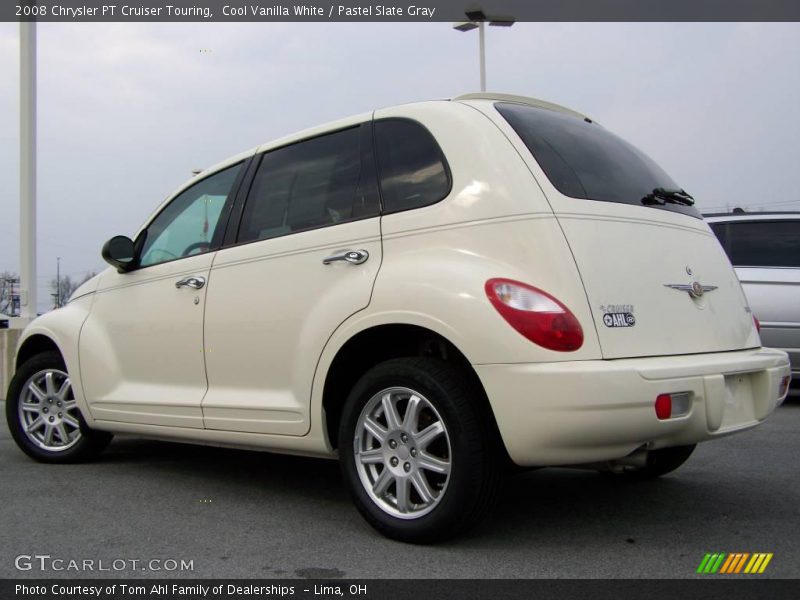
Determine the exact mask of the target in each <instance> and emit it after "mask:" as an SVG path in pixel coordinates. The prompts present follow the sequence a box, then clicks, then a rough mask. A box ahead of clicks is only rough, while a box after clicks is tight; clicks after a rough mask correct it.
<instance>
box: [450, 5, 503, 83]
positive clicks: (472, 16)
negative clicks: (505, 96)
mask: <svg viewBox="0 0 800 600" xmlns="http://www.w3.org/2000/svg"><path fill="white" fill-rule="evenodd" d="M464 14H465V15H467V19H468V20H467V21H463V22H461V23H455V24H454V25H453V29H456V30H457V31H462V32H467V31H472V30H473V29H477V30H478V49H479V53H480V69H481V91H482V92H485V91H486V32H485V30H484V26H485V25H486V23H487V22H488V23H489V25H491V26H493V27H511V26H512V25H513V24H514V17H507V16H500V15H492V16H487V15H486V13H484V12H483V11H482V10H481V9H475V10H468V11H466V12H465V13H464Z"/></svg>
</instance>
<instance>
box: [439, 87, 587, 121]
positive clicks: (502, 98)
mask: <svg viewBox="0 0 800 600" xmlns="http://www.w3.org/2000/svg"><path fill="white" fill-rule="evenodd" d="M453 100H497V101H499V102H512V103H515V104H527V105H528V106H535V107H537V108H546V109H548V110H553V111H556V112H561V113H565V114H568V115H572V116H573V117H578V118H580V119H589V117H587V116H586V115H584V114H581V113H579V112H577V111H574V110H572V109H571V108H567V107H566V106H561V105H560V104H554V103H552V102H546V101H545V100H539V99H538V98H529V97H528V96H516V95H514V94H498V93H495V92H479V93H474V94H463V95H461V96H458V97H456V98H453ZM589 120H590V121H594V119H589Z"/></svg>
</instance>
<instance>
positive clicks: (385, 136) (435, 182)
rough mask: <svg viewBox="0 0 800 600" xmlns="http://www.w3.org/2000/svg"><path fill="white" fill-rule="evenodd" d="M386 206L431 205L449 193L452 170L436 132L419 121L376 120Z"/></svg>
mask: <svg viewBox="0 0 800 600" xmlns="http://www.w3.org/2000/svg"><path fill="white" fill-rule="evenodd" d="M375 148H376V151H377V155H378V169H379V173H380V182H381V193H382V196H383V210H384V212H385V213H393V212H399V211H401V210H408V209H411V208H419V207H421V206H428V205H429V204H434V203H436V202H439V201H440V200H442V199H444V198H445V197H446V196H447V194H449V193H450V170H449V169H448V167H447V162H446V161H445V158H444V154H443V153H442V150H441V148H439V144H437V143H436V140H435V139H434V138H433V135H431V133H430V132H429V131H428V130H427V129H425V127H423V126H422V125H420V124H419V123H417V122H416V121H411V120H409V119H383V120H379V121H375Z"/></svg>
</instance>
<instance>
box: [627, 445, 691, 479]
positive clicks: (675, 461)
mask: <svg viewBox="0 0 800 600" xmlns="http://www.w3.org/2000/svg"><path fill="white" fill-rule="evenodd" d="M696 447H697V444H692V445H691V446H675V447H673V448H661V449H659V450H651V451H650V452H648V454H647V463H646V464H645V466H643V467H640V468H638V469H632V470H630V471H624V472H623V474H624V475H625V476H626V477H629V478H631V479H655V478H656V477H661V476H662V475H666V474H667V473H671V472H672V471H674V470H675V469H677V468H678V467H680V466H681V465H682V464H683V463H685V462H686V461H687V460H689V457H690V456H691V455H692V452H694V449H695V448H696Z"/></svg>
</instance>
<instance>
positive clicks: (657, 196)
mask: <svg viewBox="0 0 800 600" xmlns="http://www.w3.org/2000/svg"><path fill="white" fill-rule="evenodd" d="M641 202H642V204H645V205H649V204H659V205H661V206H663V205H665V204H666V203H667V202H669V203H671V204H682V205H683V206H693V205H694V198H692V197H691V196H690V195H689V194H687V193H686V192H685V191H683V190H671V189H667V188H661V187H657V188H654V189H653V191H652V192H650V193H649V194H647V196H645V197H644V198H642V200H641Z"/></svg>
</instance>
